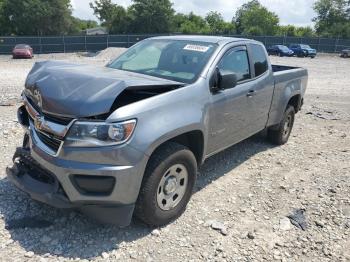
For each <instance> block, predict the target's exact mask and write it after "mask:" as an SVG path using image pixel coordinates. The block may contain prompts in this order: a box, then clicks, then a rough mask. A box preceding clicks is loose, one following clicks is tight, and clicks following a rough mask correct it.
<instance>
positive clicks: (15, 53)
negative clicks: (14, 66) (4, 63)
mask: <svg viewBox="0 0 350 262" xmlns="http://www.w3.org/2000/svg"><path fill="white" fill-rule="evenodd" d="M12 57H13V58H32V57H33V48H31V47H30V46H29V45H25V44H20V45H16V46H15V47H14V48H13V50H12Z"/></svg>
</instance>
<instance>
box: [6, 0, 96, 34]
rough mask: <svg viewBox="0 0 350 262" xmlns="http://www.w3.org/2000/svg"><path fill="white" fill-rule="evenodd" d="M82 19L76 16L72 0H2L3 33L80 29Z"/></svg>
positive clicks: (64, 31) (78, 30)
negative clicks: (73, 13)
mask: <svg viewBox="0 0 350 262" xmlns="http://www.w3.org/2000/svg"><path fill="white" fill-rule="evenodd" d="M81 23H82V20H80V19H75V18H73V17H72V9H71V5H70V0H0V34H2V35H6V34H8V35H61V34H68V33H71V34H72V33H79V32H80V31H81V28H80V26H81V25H82V24H81ZM90 24H91V23H90ZM88 25H89V24H88V23H87V24H86V25H84V27H85V26H88Z"/></svg>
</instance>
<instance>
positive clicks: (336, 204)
mask: <svg viewBox="0 0 350 262" xmlns="http://www.w3.org/2000/svg"><path fill="white" fill-rule="evenodd" d="M116 51H117V52H121V51H122V50H109V51H108V50H107V51H106V52H104V53H101V54H100V55H99V56H97V57H86V56H84V55H82V54H55V55H40V56H37V57H36V58H35V59H33V60H12V59H10V57H9V56H0V69H1V70H0V90H1V95H0V104H1V105H2V106H0V115H1V122H0V200H1V201H0V257H1V258H0V260H1V261H66V260H95V261H108V260H113V261H115V260H120V261H128V260H133V261H203V260H207V261H209V260H210V261H262V260H265V261H271V260H276V261H317V262H319V261H350V200H349V195H350V133H349V128H350V92H349V90H350V59H348V60H346V59H340V58H338V57H335V56H320V57H317V58H316V59H299V58H276V57H272V58H271V60H272V61H273V63H277V64H278V63H279V64H285V65H294V66H303V67H306V68H308V69H309V87H308V90H307V94H306V98H305V105H304V107H303V109H302V111H301V112H300V113H299V114H298V115H297V118H296V122H295V127H294V131H293V133H292V136H291V138H290V141H289V143H288V144H286V145H284V146H281V147H274V146H272V145H270V144H269V143H267V142H265V139H264V137H263V136H255V137H253V138H250V139H248V140H246V141H243V142H242V143H240V144H238V145H235V146H233V147H231V148H229V149H227V150H225V151H224V152H222V153H219V154H218V155H215V156H213V157H211V158H210V159H208V160H207V161H206V163H205V164H204V166H203V167H202V168H201V169H200V175H199V178H198V183H197V185H196V192H195V194H194V195H193V198H192V200H191V201H190V203H189V206H188V209H187V211H186V212H185V214H184V215H183V216H182V217H180V218H179V219H178V220H177V221H175V222H174V223H172V224H170V225H168V226H166V227H164V228H161V229H150V228H147V227H146V226H144V225H143V224H142V223H140V222H138V221H134V222H133V223H132V224H131V225H130V226H129V227H127V228H123V229H120V228H118V227H114V226H101V225H96V224H95V223H94V221H91V220H89V219H87V218H85V217H84V216H82V215H80V214H79V213H76V212H74V211H62V210H57V209H54V208H51V207H48V206H46V205H44V204H40V203H37V202H34V201H32V200H30V199H29V198H28V197H27V196H26V195H25V194H23V193H21V192H20V191H19V190H17V189H16V188H15V187H14V186H12V185H11V184H10V183H9V182H8V180H7V179H6V175H5V167H6V166H7V165H9V164H10V163H11V157H12V154H13V152H14V150H15V147H16V146H18V145H20V143H21V138H22V133H23V131H22V130H21V128H20V126H19V124H18V123H17V122H16V107H17V105H16V102H17V101H18V98H19V95H20V93H21V90H22V88H23V83H24V80H25V76H26V74H27V73H28V71H29V70H30V68H31V66H32V64H33V63H34V62H35V61H38V60H45V59H59V60H67V61H72V62H78V63H90V64H96V65H103V64H105V63H106V62H107V61H108V60H109V56H110V55H112V54H114V52H116ZM297 211H299V214H301V216H299V218H300V219H299V221H294V220H291V219H289V218H288V216H290V215H293V213H295V212H297ZM303 215H304V216H303ZM296 220H298V218H296ZM291 221H293V222H294V224H292V223H291ZM298 222H299V224H298ZM298 225H301V226H302V227H303V228H304V230H302V229H300V228H298V227H297V226H298ZM305 226H306V228H305Z"/></svg>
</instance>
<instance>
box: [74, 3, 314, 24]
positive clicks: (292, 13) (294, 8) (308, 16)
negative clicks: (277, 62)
mask: <svg viewBox="0 0 350 262" xmlns="http://www.w3.org/2000/svg"><path fill="white" fill-rule="evenodd" d="M71 2H72V6H73V9H74V11H73V14H74V15H75V16H77V17H79V18H82V19H94V20H96V17H95V16H94V15H93V12H92V10H91V8H90V6H89V2H92V0H71ZM113 2H115V3H117V4H119V5H122V6H124V7H127V6H128V5H130V3H131V0H113ZM172 2H173V3H174V6H173V7H174V9H175V10H176V11H177V12H180V13H185V14H186V13H189V12H190V11H193V12H194V13H195V14H198V15H202V16H205V15H206V14H207V13H208V12H210V11H218V12H220V13H221V14H222V15H223V17H224V18H225V20H227V21H231V20H232V17H233V15H234V14H235V12H236V10H237V8H238V7H240V6H241V5H242V4H244V3H246V2H248V1H247V0H231V1H230V0H172ZM260 2H261V4H263V5H264V6H266V7H267V8H268V9H269V10H271V11H273V12H275V13H276V14H277V15H278V16H279V17H280V23H281V24H283V25H286V24H293V25H297V26H307V25H312V21H311V20H312V18H313V17H314V16H315V13H314V11H313V10H312V5H313V3H314V2H315V0H292V1H290V0H260Z"/></svg>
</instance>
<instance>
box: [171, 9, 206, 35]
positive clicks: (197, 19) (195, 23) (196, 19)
mask: <svg viewBox="0 0 350 262" xmlns="http://www.w3.org/2000/svg"><path fill="white" fill-rule="evenodd" d="M182 16H183V21H181V23H180V24H178V28H177V32H180V33H183V34H209V33H210V27H209V25H208V24H207V22H206V21H205V19H204V18H203V17H201V16H198V15H195V14H194V13H192V12H191V13H189V14H188V15H182Z"/></svg>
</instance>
